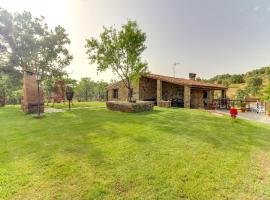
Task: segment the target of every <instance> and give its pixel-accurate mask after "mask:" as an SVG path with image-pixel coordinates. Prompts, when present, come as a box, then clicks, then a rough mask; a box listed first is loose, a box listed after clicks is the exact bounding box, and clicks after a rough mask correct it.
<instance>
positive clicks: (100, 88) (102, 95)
mask: <svg viewBox="0 0 270 200" xmlns="http://www.w3.org/2000/svg"><path fill="white" fill-rule="evenodd" d="M107 86H108V83H106V82H104V81H98V82H97V83H96V88H97V89H96V96H97V97H96V99H97V100H99V101H104V100H106V95H107V90H106V87H107Z"/></svg>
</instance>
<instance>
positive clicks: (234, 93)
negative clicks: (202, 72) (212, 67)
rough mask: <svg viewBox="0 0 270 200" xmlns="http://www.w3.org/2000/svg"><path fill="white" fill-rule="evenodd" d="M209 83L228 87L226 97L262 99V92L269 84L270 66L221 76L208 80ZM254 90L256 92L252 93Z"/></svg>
mask: <svg viewBox="0 0 270 200" xmlns="http://www.w3.org/2000/svg"><path fill="white" fill-rule="evenodd" d="M205 81H207V82H210V83H215V84H222V85H225V86H228V93H227V95H228V97H230V98H234V99H235V98H239V97H243V96H249V97H260V98H261V97H262V96H263V94H262V91H263V90H264V89H265V88H266V87H267V86H268V85H269V84H270V66H267V67H262V68H260V69H256V70H252V71H248V72H246V73H245V74H222V75H217V76H214V77H212V78H210V79H208V80H205ZM254 90H256V91H254Z"/></svg>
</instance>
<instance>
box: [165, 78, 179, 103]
mask: <svg viewBox="0 0 270 200" xmlns="http://www.w3.org/2000/svg"><path fill="white" fill-rule="evenodd" d="M173 99H178V100H181V101H184V87H183V86H180V85H175V84H171V83H167V82H162V100H165V101H167V100H173Z"/></svg>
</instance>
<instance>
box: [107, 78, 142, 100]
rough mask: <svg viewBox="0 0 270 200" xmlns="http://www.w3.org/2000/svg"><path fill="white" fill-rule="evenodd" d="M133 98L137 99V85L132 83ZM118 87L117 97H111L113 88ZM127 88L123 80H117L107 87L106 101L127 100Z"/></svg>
mask: <svg viewBox="0 0 270 200" xmlns="http://www.w3.org/2000/svg"><path fill="white" fill-rule="evenodd" d="M132 88H133V99H136V100H138V99H139V87H138V84H133V85H132ZM114 89H118V98H113V90H114ZM127 100H128V89H127V88H126V86H125V84H124V82H123V81H119V82H117V83H115V84H113V85H112V86H111V87H110V88H108V101H127Z"/></svg>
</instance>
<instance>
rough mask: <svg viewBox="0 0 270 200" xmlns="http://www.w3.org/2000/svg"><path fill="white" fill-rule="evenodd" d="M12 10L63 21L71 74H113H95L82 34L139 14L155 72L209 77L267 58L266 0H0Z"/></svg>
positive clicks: (269, 24) (269, 6) (269, 17)
mask: <svg viewBox="0 0 270 200" xmlns="http://www.w3.org/2000/svg"><path fill="white" fill-rule="evenodd" d="M0 5H1V6H2V7H4V8H6V9H8V10H9V11H11V12H14V11H22V10H28V11H31V12H32V13H33V14H34V15H44V16H45V17H46V21H47V22H48V24H49V25H50V26H54V25H58V24H59V25H62V26H63V27H65V28H66V29H67V31H68V33H69V35H70V39H71V41H72V44H71V47H70V49H71V52H72V53H73V54H74V61H73V62H72V63H71V65H70V66H69V67H68V71H69V72H70V73H71V76H72V77H74V78H76V79H78V78H80V77H85V76H88V77H91V78H92V79H95V80H98V79H104V80H107V81H109V80H110V79H111V78H113V76H112V74H111V73H110V72H107V73H103V74H100V75H97V74H96V66H95V65H90V64H88V60H87V57H86V55H85V49H84V44H85V39H86V38H90V37H92V36H93V37H97V36H98V34H99V33H100V32H101V31H102V26H103V25H105V26H110V25H115V26H116V27H120V26H121V25H122V24H123V23H125V22H126V21H127V20H128V19H132V20H137V22H138V24H139V26H140V27H141V28H142V29H143V31H145V32H146V34H147V43H146V44H147V47H148V48H147V50H146V51H145V53H144V54H143V59H144V60H146V61H147V62H148V63H149V69H150V71H151V72H153V73H157V74H163V75H173V70H172V65H173V63H174V62H180V65H178V66H177V67H176V75H177V76H179V77H187V76H188V73H189V72H195V73H197V74H198V76H200V77H203V78H209V77H211V76H214V75H216V74H222V73H243V72H246V71H248V70H251V69H255V68H259V67H262V66H267V65H269V64H270V42H269V41H270V1H267V0H137V1H131V0H110V1H105V0H47V1H43V0H0Z"/></svg>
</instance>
